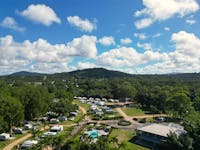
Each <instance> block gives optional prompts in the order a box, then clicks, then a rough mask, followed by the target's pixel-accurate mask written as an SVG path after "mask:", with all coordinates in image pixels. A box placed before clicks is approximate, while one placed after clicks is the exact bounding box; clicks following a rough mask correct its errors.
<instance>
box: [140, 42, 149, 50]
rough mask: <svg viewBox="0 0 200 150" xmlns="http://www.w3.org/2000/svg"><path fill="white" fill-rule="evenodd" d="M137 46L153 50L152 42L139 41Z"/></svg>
mask: <svg viewBox="0 0 200 150" xmlns="http://www.w3.org/2000/svg"><path fill="white" fill-rule="evenodd" d="M137 47H139V48H143V49H144V50H153V48H152V45H151V44H150V43H143V44H142V43H139V42H138V43H137Z"/></svg>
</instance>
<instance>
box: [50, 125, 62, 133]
mask: <svg viewBox="0 0 200 150" xmlns="http://www.w3.org/2000/svg"><path fill="white" fill-rule="evenodd" d="M61 131H63V126H61V125H57V126H53V127H51V128H50V132H56V133H58V132H61Z"/></svg>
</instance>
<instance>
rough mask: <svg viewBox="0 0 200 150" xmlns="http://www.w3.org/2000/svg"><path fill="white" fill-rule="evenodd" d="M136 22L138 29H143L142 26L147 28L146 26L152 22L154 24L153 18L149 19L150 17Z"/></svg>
mask: <svg viewBox="0 0 200 150" xmlns="http://www.w3.org/2000/svg"><path fill="white" fill-rule="evenodd" d="M134 24H135V27H136V28H137V29H142V28H146V27H148V26H150V25H151V24H153V20H152V19H149V18H145V19H141V20H139V21H136V22H135V23H134Z"/></svg>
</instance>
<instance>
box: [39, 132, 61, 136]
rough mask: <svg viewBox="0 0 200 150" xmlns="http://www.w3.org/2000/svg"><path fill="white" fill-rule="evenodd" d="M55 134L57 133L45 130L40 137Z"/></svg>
mask: <svg viewBox="0 0 200 150" xmlns="http://www.w3.org/2000/svg"><path fill="white" fill-rule="evenodd" d="M56 134H57V133H56V132H45V133H43V135H42V137H46V136H54V135H56Z"/></svg>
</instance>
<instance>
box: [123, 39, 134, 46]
mask: <svg viewBox="0 0 200 150" xmlns="http://www.w3.org/2000/svg"><path fill="white" fill-rule="evenodd" d="M120 43H121V44H124V45H125V44H131V43H132V40H131V39H130V38H124V39H120Z"/></svg>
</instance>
